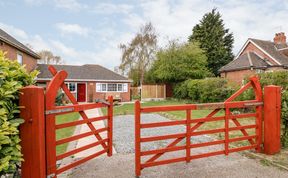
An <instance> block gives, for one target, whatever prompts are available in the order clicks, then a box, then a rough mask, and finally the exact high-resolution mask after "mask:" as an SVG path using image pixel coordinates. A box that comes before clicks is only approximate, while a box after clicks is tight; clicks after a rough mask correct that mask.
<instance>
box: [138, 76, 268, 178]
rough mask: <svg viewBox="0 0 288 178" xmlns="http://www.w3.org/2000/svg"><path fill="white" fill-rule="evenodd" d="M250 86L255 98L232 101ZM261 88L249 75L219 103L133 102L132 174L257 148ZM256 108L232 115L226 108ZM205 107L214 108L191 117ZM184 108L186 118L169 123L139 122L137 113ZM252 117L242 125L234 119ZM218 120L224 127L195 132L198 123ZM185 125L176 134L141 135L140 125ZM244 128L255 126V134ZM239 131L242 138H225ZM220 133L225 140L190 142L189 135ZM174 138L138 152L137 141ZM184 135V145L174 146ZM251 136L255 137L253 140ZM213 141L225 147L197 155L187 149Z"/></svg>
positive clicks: (258, 145)
mask: <svg viewBox="0 0 288 178" xmlns="http://www.w3.org/2000/svg"><path fill="white" fill-rule="evenodd" d="M250 87H252V88H253V90H254V93H255V100H249V101H233V100H234V99H235V98H237V97H238V96H239V95H241V94H242V93H243V92H244V91H246V90H247V89H248V88H250ZM262 106H263V102H262V90H261V86H260V83H259V80H258V78H257V77H252V78H250V82H249V83H248V84H246V85H245V86H244V87H242V88H241V89H240V90H238V91H237V92H235V93H234V94H233V95H232V96H231V97H230V98H228V99H227V100H226V101H225V102H223V103H205V104H189V105H178V106H160V107H145V108H141V106H140V103H139V101H138V102H136V103H135V173H136V176H140V174H141V170H142V169H143V168H146V167H151V166H157V165H163V164H169V163H174V162H181V161H186V162H189V161H190V160H191V159H198V158H203V157H209V156H214V155H220V154H226V155H228V154H229V153H230V152H236V151H242V150H248V149H253V148H256V147H260V144H261V143H262V141H261V139H258V137H261V135H260V131H262V128H261V123H262V120H261V117H262V116H261V113H260V112H262ZM250 107H253V108H256V113H245V114H239V115H232V114H231V112H230V109H233V108H250ZM205 108H210V109H211V108H212V109H214V110H213V111H212V112H211V113H210V114H208V115H207V116H206V117H205V118H200V119H191V113H190V112H191V110H200V109H205ZM221 109H225V116H218V117H213V116H214V115H215V114H216V113H218V112H219V111H220V110H221ZM180 110H183V111H185V110H186V119H185V120H182V121H171V122H159V123H145V124H141V123H140V117H141V113H147V112H148V113H149V112H161V111H180ZM251 117H255V119H256V124H255V125H244V126H242V125H241V124H240V123H239V122H238V120H237V119H245V118H251ZM218 120H225V128H217V129H212V130H201V131H196V129H198V128H199V127H200V126H202V125H203V124H204V123H205V122H213V121H218ZM229 121H232V122H234V124H235V125H236V127H229ZM193 123H195V124H194V125H191V124H193ZM181 124H184V125H186V133H177V134H168V135H161V136H149V137H144V138H141V135H140V133H141V128H142V129H145V128H157V127H164V126H172V125H181ZM245 129H257V130H258V131H257V132H256V135H248V133H247V132H246V130H245ZM235 130H240V131H241V132H242V134H243V135H244V136H243V137H237V138H229V131H235ZM219 132H224V133H225V140H216V141H209V142H205V143H197V144H191V143H190V137H191V136H195V135H202V134H214V133H219ZM172 138H175V140H173V141H172V142H171V143H170V144H168V145H167V146H166V147H165V148H160V149H155V150H148V151H141V149H140V144H141V142H150V141H157V140H164V139H172ZM184 138H186V145H185V146H176V145H177V144H178V143H179V142H180V141H182V140H183V139H184ZM253 139H255V140H257V141H254V140H253ZM242 140H248V141H249V142H250V144H251V145H249V146H244V147H238V148H232V149H230V148H229V143H230V142H236V141H242ZM217 144H224V146H225V150H220V151H215V152H210V153H204V154H197V155H192V156H191V148H199V147H204V146H211V145H217ZM184 149H185V150H186V156H185V157H181V158H172V159H168V160H160V161H156V160H157V159H158V158H160V157H161V156H162V155H163V154H165V153H166V152H172V151H179V150H184ZM147 155H153V156H152V157H150V158H149V159H148V160H147V161H146V162H145V163H144V164H141V156H147Z"/></svg>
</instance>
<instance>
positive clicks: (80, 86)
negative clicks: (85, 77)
mask: <svg viewBox="0 0 288 178" xmlns="http://www.w3.org/2000/svg"><path fill="white" fill-rule="evenodd" d="M77 101H78V102H86V83H77Z"/></svg>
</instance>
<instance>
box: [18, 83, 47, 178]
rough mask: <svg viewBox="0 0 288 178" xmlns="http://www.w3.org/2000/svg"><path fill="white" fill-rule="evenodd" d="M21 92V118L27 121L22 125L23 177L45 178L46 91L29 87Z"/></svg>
mask: <svg viewBox="0 0 288 178" xmlns="http://www.w3.org/2000/svg"><path fill="white" fill-rule="evenodd" d="M20 92H21V94H20V101H19V105H20V106H21V109H20V117H21V118H23V119H24V120H25V122H24V123H23V124H21V125H20V138H21V147H22V149H21V151H22V154H23V158H24V161H23V162H21V177H23V178H35V177H37V178H44V177H46V160H45V135H44V132H45V125H44V123H45V117H44V89H43V88H42V87H36V86H28V87H24V88H23V89H21V90H20Z"/></svg>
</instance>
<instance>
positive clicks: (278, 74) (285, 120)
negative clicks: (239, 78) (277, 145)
mask: <svg viewBox="0 0 288 178" xmlns="http://www.w3.org/2000/svg"><path fill="white" fill-rule="evenodd" d="M259 78H260V83H261V86H262V88H263V87H264V86H267V85H277V86H280V87H281V88H282V101H281V102H282V110H281V120H282V134H281V142H282V146H283V147H288V106H287V105H288V71H275V72H268V73H261V74H259ZM245 80H246V82H247V81H248V79H245ZM253 97H254V94H253V92H252V90H250V91H247V92H245V93H244V94H243V96H242V98H243V99H251V98H253Z"/></svg>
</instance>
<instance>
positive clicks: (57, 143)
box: [56, 127, 108, 148]
mask: <svg viewBox="0 0 288 178" xmlns="http://www.w3.org/2000/svg"><path fill="white" fill-rule="evenodd" d="M107 130H108V128H107V127H105V128H101V129H98V130H95V131H91V132H86V133H82V134H79V135H75V136H72V137H68V138H63V139H61V140H57V141H56V145H61V144H63V143H67V142H71V141H74V140H78V139H81V138H84V137H87V136H90V135H95V134H99V133H101V132H104V131H107ZM101 140H103V139H102V138H101ZM102 144H103V143H102ZM106 147H107V146H105V148H106Z"/></svg>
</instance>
